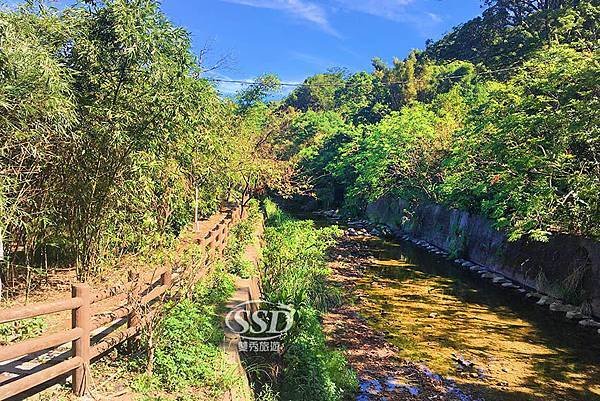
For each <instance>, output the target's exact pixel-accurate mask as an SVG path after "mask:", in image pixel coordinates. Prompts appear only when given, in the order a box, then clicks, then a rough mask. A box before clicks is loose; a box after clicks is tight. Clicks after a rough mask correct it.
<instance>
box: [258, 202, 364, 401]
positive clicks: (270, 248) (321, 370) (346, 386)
mask: <svg viewBox="0 0 600 401" xmlns="http://www.w3.org/2000/svg"><path fill="white" fill-rule="evenodd" d="M264 210H265V214H266V221H267V228H266V231H265V242H266V246H265V249H264V252H263V272H262V273H263V292H264V296H265V298H266V299H267V300H268V301H270V302H273V303H284V304H288V305H293V307H294V308H295V310H296V315H295V322H294V326H293V328H292V330H291V331H290V332H288V333H286V335H285V337H284V338H283V343H284V352H283V355H282V358H281V362H282V365H283V369H282V373H281V375H280V376H279V378H278V379H279V380H278V383H276V384H275V385H274V386H275V387H277V389H278V391H279V399H280V400H282V401H283V400H286V401H288V400H290V401H301V400H306V401H308V400H310V401H340V400H343V399H348V398H349V397H351V395H352V394H353V393H354V392H355V390H356V388H357V387H358V383H357V379H356V375H355V373H354V372H353V371H352V370H351V369H350V368H349V367H348V364H347V361H346V359H345V358H344V356H343V354H342V353H340V352H339V351H335V350H332V349H330V348H329V347H328V346H327V344H326V339H325V336H324V334H323V330H322V326H321V321H320V318H321V313H322V312H323V311H325V310H326V309H327V308H328V307H329V306H331V305H332V304H335V303H336V302H339V300H340V297H339V293H338V291H337V290H335V289H333V288H331V287H329V286H328V285H327V276H328V275H329V274H330V273H331V272H330V269H329V268H328V266H327V259H326V256H327V250H328V248H330V247H331V246H332V245H333V244H334V243H335V239H336V237H337V236H338V235H339V233H340V231H339V229H338V228H337V227H328V228H321V229H317V228H315V226H314V224H313V223H312V222H311V221H299V220H295V219H293V218H291V217H290V216H288V215H286V214H285V213H283V212H282V211H281V210H280V209H279V208H278V207H277V205H275V204H274V203H273V202H272V201H270V200H266V201H265V202H264ZM268 394H269V397H270V399H272V398H273V394H275V393H274V392H273V391H271V390H269V391H268Z"/></svg>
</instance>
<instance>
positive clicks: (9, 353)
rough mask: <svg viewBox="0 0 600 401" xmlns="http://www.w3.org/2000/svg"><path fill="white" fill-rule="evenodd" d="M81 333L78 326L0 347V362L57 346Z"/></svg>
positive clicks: (74, 338)
mask: <svg viewBox="0 0 600 401" xmlns="http://www.w3.org/2000/svg"><path fill="white" fill-rule="evenodd" d="M82 335H83V330H82V329H80V328H79V327H76V328H74V329H71V330H68V331H62V332H60V333H55V334H50V335H49V336H46V337H38V338H33V339H31V340H26V341H22V342H20V343H16V344H11V345H7V346H4V347H2V348H0V362H4V361H10V360H12V359H15V358H18V357H20V356H23V355H27V354H33V353H34V352H38V351H42V350H45V349H49V348H54V347H58V346H59V345H63V344H65V343H68V342H69V341H73V340H76V339H78V338H80V337H81V336H82Z"/></svg>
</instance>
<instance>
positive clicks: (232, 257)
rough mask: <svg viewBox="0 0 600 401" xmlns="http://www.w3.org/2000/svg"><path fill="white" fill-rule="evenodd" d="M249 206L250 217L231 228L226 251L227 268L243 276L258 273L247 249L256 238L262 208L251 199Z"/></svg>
mask: <svg viewBox="0 0 600 401" xmlns="http://www.w3.org/2000/svg"><path fill="white" fill-rule="evenodd" d="M247 207H248V217H247V218H246V219H245V220H242V221H240V222H239V223H237V224H236V225H235V226H234V227H233V228H232V229H231V232H230V233H229V238H228V240H227V247H226V248H225V251H224V256H225V261H226V263H227V270H228V271H229V272H230V273H232V274H236V275H238V276H240V277H242V278H250V277H252V276H254V275H256V273H257V272H256V268H255V266H254V265H253V264H252V262H250V261H249V260H248V259H247V258H246V255H245V251H246V248H247V247H248V245H250V244H251V243H252V241H253V240H254V230H255V227H256V224H257V220H258V217H259V213H260V210H259V207H258V203H257V202H256V201H255V200H251V201H250V203H249V204H248V206H247Z"/></svg>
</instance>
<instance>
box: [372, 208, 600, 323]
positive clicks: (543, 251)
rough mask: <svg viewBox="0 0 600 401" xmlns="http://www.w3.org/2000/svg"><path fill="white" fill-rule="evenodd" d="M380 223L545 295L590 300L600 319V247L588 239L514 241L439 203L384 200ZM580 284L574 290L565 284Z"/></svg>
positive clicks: (375, 211)
mask: <svg viewBox="0 0 600 401" xmlns="http://www.w3.org/2000/svg"><path fill="white" fill-rule="evenodd" d="M367 217H368V218H369V219H370V220H371V221H373V222H376V223H382V224H386V225H388V226H390V227H392V228H396V229H400V230H402V231H403V232H405V233H407V234H410V235H411V236H413V237H417V238H420V239H423V240H425V241H427V242H429V243H431V244H433V245H435V246H437V247H438V248H441V249H444V250H446V251H448V252H449V253H451V254H453V255H455V256H456V257H457V258H463V259H467V260H471V261H473V262H475V263H477V264H480V265H483V266H486V267H488V268H489V269H491V270H493V271H495V272H498V273H500V274H502V275H504V276H506V277H508V278H511V279H512V280H514V281H516V282H519V283H521V284H523V285H525V286H528V287H531V288H533V289H536V290H537V291H539V292H540V293H544V294H547V295H550V296H552V297H555V298H558V299H563V300H565V301H567V302H574V298H577V297H580V298H581V299H584V301H583V304H582V306H583V309H584V310H585V311H587V312H591V313H592V314H593V315H595V316H596V317H600V243H599V242H597V241H593V240H590V239H587V238H583V237H577V236H572V235H565V234H555V235H553V236H551V238H550V239H549V241H548V242H537V241H531V240H525V239H521V240H518V241H515V242H509V241H508V240H507V237H506V235H505V234H504V233H503V232H501V231H498V230H496V229H495V228H494V227H493V225H492V222H491V221H490V220H489V219H486V218H484V217H482V216H478V215H474V214H470V213H467V212H464V211H460V210H455V209H448V208H446V207H444V206H441V205H438V204H426V205H422V206H419V207H417V208H414V209H413V208H411V207H409V205H408V203H407V202H405V201H403V200H401V199H396V198H392V197H384V198H382V199H379V200H378V201H376V202H374V203H372V204H371V205H369V207H368V208H367ZM569 278H572V279H574V280H573V281H575V282H578V283H579V288H578V289H577V290H576V291H575V292H573V291H572V290H568V289H567V288H566V287H565V286H564V285H563V283H564V282H565V280H567V279H569Z"/></svg>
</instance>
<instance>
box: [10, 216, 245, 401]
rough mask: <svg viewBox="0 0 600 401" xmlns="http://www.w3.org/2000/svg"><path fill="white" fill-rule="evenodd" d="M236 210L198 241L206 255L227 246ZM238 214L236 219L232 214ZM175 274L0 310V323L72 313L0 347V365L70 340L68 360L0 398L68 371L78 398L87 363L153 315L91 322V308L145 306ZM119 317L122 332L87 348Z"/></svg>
mask: <svg viewBox="0 0 600 401" xmlns="http://www.w3.org/2000/svg"><path fill="white" fill-rule="evenodd" d="M241 210H242V209H241V208H240V207H237V208H236V209H234V210H232V211H230V213H228V214H227V216H226V217H225V218H223V219H222V220H221V221H220V222H219V223H217V224H215V226H214V227H212V229H211V230H210V231H209V232H208V233H207V234H206V235H205V236H204V237H203V239H202V240H200V242H199V243H201V244H204V245H205V246H207V247H209V248H210V249H209V250H210V252H209V253H207V256H208V255H210V253H214V252H216V251H218V252H222V250H223V248H224V247H225V244H226V242H227V241H226V240H227V234H228V233H229V229H230V227H231V226H232V225H233V224H235V223H236V222H237V221H239V220H240V218H242V212H241ZM238 213H239V216H236V214H238ZM208 260H210V258H208V259H204V262H203V263H205V266H206V269H208V268H209V263H208V262H207V261H208ZM196 274H198V273H196ZM196 274H195V275H196ZM195 275H194V276H195ZM179 276H180V275H179V274H177V273H175V272H173V271H172V270H171V269H170V268H162V269H159V270H158V271H156V272H154V274H153V277H152V279H151V280H150V282H149V283H148V282H144V283H142V282H140V280H139V276H136V277H133V276H131V275H130V277H129V280H128V282H127V283H124V284H121V285H118V286H115V287H112V288H109V289H105V290H101V291H97V292H94V293H92V292H91V290H90V287H89V286H88V285H86V284H75V285H73V286H72V295H71V298H68V299H63V300H58V301H54V302H47V303H42V304H37V305H35V304H34V305H27V306H22V307H18V308H13V309H10V310H3V311H0V323H7V322H12V321H17V320H23V319H29V318H32V317H36V316H42V315H48V314H52V313H58V312H64V311H69V310H70V311H71V314H72V315H71V318H72V325H71V329H69V330H66V331H62V332H59V333H54V334H50V335H45V336H41V337H37V338H34V339H30V340H25V341H22V342H19V343H15V344H10V345H7V346H3V347H0V362H6V361H13V360H16V359H18V358H20V357H23V356H25V355H31V354H34V353H36V352H39V351H43V350H46V349H51V348H56V347H58V346H60V345H62V344H66V343H68V342H72V357H70V358H68V359H66V360H64V361H62V362H60V363H56V364H54V365H52V366H49V367H45V365H44V366H43V367H42V365H41V366H40V367H39V368H41V370H40V369H39V368H37V369H36V372H35V373H31V374H28V375H26V376H23V377H18V378H12V379H9V381H7V382H5V384H0V400H5V399H7V398H11V397H14V396H16V395H19V394H21V393H23V392H25V391H27V390H31V389H32V388H34V387H36V386H39V385H42V384H44V383H46V382H48V381H50V380H53V379H55V378H57V377H60V376H62V375H65V374H68V373H71V374H72V376H73V379H72V383H73V393H75V394H76V395H79V396H81V395H84V394H85V393H86V390H87V386H88V383H89V380H90V378H89V375H90V361H91V359H92V358H95V357H97V356H98V355H100V354H102V353H104V352H105V351H108V350H110V349H111V348H113V347H114V346H115V345H117V344H120V343H121V342H123V341H125V340H130V341H131V340H133V339H134V338H135V337H136V336H137V335H138V333H139V331H140V329H141V327H142V322H144V321H145V319H149V318H150V316H151V314H152V313H153V312H152V311H149V312H148V315H147V316H143V317H140V316H137V313H138V312H136V310H135V308H134V307H133V306H130V305H122V306H120V307H118V308H117V309H115V310H113V311H111V312H109V313H107V314H106V315H100V316H96V317H95V318H94V319H93V320H92V316H91V305H93V304H94V303H97V302H101V301H104V300H106V299H109V298H114V297H122V298H123V299H126V298H130V297H133V298H134V299H138V300H139V302H141V303H142V304H145V305H148V304H150V303H151V302H152V301H154V300H156V299H157V298H159V297H160V296H162V295H163V294H165V293H166V292H167V291H168V290H169V289H170V288H171V287H172V286H173V282H174V279H175V281H177V280H178V278H179ZM142 286H143V287H145V288H144V290H142V288H140V287H142ZM139 297H141V298H139ZM124 317H127V322H128V327H127V329H125V330H123V331H119V332H118V333H116V335H114V336H112V337H109V338H106V339H104V340H103V341H102V342H100V343H98V344H96V345H95V346H93V347H92V346H91V344H90V341H91V332H92V331H93V330H96V329H100V328H102V327H104V326H105V325H106V324H110V323H111V322H113V321H115V320H117V319H122V318H124ZM123 323H124V322H123ZM123 323H121V324H123ZM117 327H118V326H117ZM67 355H68V354H67ZM11 363H12V362H11Z"/></svg>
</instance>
